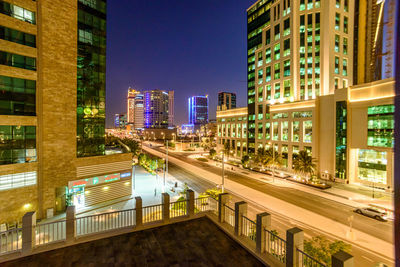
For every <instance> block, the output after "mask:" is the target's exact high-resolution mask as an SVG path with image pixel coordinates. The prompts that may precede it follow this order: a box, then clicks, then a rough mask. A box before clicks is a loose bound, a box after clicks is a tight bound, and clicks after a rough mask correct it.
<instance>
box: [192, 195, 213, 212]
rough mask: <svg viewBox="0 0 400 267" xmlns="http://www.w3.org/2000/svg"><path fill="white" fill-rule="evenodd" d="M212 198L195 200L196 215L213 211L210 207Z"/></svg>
mask: <svg viewBox="0 0 400 267" xmlns="http://www.w3.org/2000/svg"><path fill="white" fill-rule="evenodd" d="M210 198H211V197H199V198H196V199H195V200H194V213H199V212H203V211H208V210H210V209H211V207H210V206H211V205H210Z"/></svg>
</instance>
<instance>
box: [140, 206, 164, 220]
mask: <svg viewBox="0 0 400 267" xmlns="http://www.w3.org/2000/svg"><path fill="white" fill-rule="evenodd" d="M162 207H163V205H162V204H158V205H152V206H147V207H143V223H149V222H156V221H161V220H162V219H163V214H162Z"/></svg>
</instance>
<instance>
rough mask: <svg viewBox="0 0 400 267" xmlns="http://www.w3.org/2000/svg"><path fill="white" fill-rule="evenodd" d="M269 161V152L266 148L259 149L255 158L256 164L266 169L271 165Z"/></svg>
mask: <svg viewBox="0 0 400 267" xmlns="http://www.w3.org/2000/svg"><path fill="white" fill-rule="evenodd" d="M269 160H270V159H269V158H268V157H267V150H266V149H265V148H264V147H259V148H258V149H257V153H256V156H255V157H254V162H255V163H256V164H258V165H261V169H264V166H265V165H268V164H269V163H270V162H269Z"/></svg>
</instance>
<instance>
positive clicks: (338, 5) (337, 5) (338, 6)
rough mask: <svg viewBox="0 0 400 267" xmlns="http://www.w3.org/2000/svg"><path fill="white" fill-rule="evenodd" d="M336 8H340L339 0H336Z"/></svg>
mask: <svg viewBox="0 0 400 267" xmlns="http://www.w3.org/2000/svg"><path fill="white" fill-rule="evenodd" d="M336 8H340V0H336Z"/></svg>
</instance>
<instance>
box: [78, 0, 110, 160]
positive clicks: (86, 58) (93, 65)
mask: <svg viewBox="0 0 400 267" xmlns="http://www.w3.org/2000/svg"><path fill="white" fill-rule="evenodd" d="M105 98H106V1H103V0H79V2H78V93H77V99H78V100H77V155H78V157H88V156H98V155H104V154H105V138H104V136H105V101H106V100H105Z"/></svg>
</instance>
